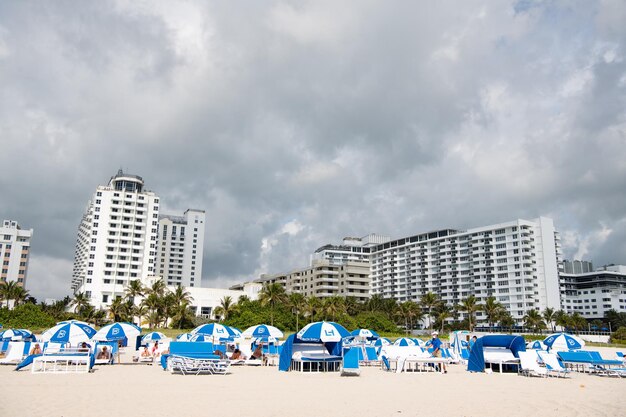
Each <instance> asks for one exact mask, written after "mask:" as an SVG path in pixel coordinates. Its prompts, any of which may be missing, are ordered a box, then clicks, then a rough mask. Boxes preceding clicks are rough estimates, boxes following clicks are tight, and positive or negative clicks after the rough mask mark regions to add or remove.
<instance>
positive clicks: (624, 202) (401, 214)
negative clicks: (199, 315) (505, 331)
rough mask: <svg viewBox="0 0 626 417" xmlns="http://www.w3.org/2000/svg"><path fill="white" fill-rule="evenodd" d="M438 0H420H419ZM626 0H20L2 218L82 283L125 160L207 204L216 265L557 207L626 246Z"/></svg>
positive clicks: (589, 255)
mask: <svg viewBox="0 0 626 417" xmlns="http://www.w3.org/2000/svg"><path fill="white" fill-rule="evenodd" d="M420 3H421V4H420ZM624 22H626V5H625V4H624V2H623V1H620V0H615V1H609V0H607V1H591V0H581V1H563V2H560V1H542V2H540V1H531V0H528V1H499V0H493V1H437V2H416V1H407V2H403V1H396V2H388V1H367V0H359V1H350V2H348V1H346V2H337V1H300V0H298V1H295V0H294V1H265V2H260V1H258V2H254V1H250V2H230V1H220V2H218V1H215V2H213V1H209V2H207V1H204V0H202V1H197V2H194V1H184V2H171V1H162V2H159V1H154V2H143V1H121V0H120V1H102V0H98V1H91V2H89V1H55V2H30V1H19V2H18V1H4V2H1V3H0V86H1V88H0V217H2V218H9V219H15V220H17V221H19V222H20V224H21V225H22V226H23V227H26V228H33V229H34V238H33V241H32V259H31V265H30V271H29V282H28V287H29V289H30V290H31V293H32V294H33V295H35V296H36V297H38V298H44V297H61V296H63V295H65V294H68V293H69V292H70V288H69V285H70V281H71V270H72V262H73V256H74V245H75V239H76V231H77V227H78V224H79V222H80V218H81V215H82V212H83V211H84V209H85V206H86V204H87V201H88V200H89V199H90V198H91V196H92V194H93V193H94V191H95V187H96V186H97V185H99V184H105V183H106V182H107V181H108V179H109V178H110V177H111V175H113V174H115V173H116V171H117V170H118V169H119V168H120V167H123V168H124V169H125V170H127V171H128V172H130V173H134V174H138V175H141V176H143V177H144V179H145V181H146V183H147V187H148V188H150V189H151V190H153V191H155V192H156V193H157V194H158V195H159V196H160V197H161V200H162V203H163V204H162V209H163V211H168V212H174V213H177V212H178V213H182V211H184V210H185V209H186V208H189V207H192V208H199V209H204V210H206V212H207V225H206V226H207V230H206V240H205V249H204V271H203V283H204V284H205V285H212V286H225V285H228V284H231V283H234V282H237V281H241V280H244V279H251V278H255V277H258V275H259V274H260V273H262V272H268V273H276V272H284V271H288V270H290V269H292V268H295V267H299V266H304V265H306V263H307V262H308V257H309V254H310V253H312V252H313V251H314V250H315V249H316V248H317V247H319V246H321V245H323V244H325V243H339V242H340V240H341V238H342V237H343V236H363V235H366V234H368V233H372V232H375V233H379V234H384V235H387V236H391V237H402V236H406V235H411V234H415V233H419V232H424V231H429V230H433V229H436V228H443V227H451V228H468V227H474V226H482V225H487V224H493V223H497V222H501V221H509V220H513V219H516V218H528V219H532V218H536V217H538V216H540V215H541V216H548V217H552V218H553V219H554V221H555V223H556V226H557V228H558V230H559V231H560V232H561V234H562V236H563V244H564V252H565V253H564V254H565V256H566V257H568V258H572V257H576V258H583V259H590V260H593V261H594V263H595V264H597V265H602V264H605V263H609V262H613V263H624V264H626V48H625V45H626V25H625V24H624Z"/></svg>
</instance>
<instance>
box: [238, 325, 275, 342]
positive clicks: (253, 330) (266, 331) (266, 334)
mask: <svg viewBox="0 0 626 417" xmlns="http://www.w3.org/2000/svg"><path fill="white" fill-rule="evenodd" d="M242 335H243V337H246V338H254V339H259V338H260V339H263V338H265V339H267V338H270V337H273V338H275V339H280V338H281V337H283V336H284V334H283V332H281V331H280V330H279V329H278V328H276V327H274V326H270V325H269V324H259V325H256V326H252V327H248V328H247V329H246V330H244V331H243V333H242Z"/></svg>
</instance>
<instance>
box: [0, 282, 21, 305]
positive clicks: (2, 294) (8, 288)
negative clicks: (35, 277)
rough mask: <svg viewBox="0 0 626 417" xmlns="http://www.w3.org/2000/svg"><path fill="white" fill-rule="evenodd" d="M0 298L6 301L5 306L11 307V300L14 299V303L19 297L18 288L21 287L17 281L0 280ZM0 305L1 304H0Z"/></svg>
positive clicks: (16, 302)
mask: <svg viewBox="0 0 626 417" xmlns="http://www.w3.org/2000/svg"><path fill="white" fill-rule="evenodd" d="M0 284H1V285H0V299H4V300H6V302H7V306H8V307H9V308H11V303H10V301H11V300H14V301H15V305H17V304H18V301H17V298H18V297H19V291H20V290H19V288H21V287H20V286H19V285H18V283H17V281H8V282H5V281H2V282H0ZM0 305H1V304H0Z"/></svg>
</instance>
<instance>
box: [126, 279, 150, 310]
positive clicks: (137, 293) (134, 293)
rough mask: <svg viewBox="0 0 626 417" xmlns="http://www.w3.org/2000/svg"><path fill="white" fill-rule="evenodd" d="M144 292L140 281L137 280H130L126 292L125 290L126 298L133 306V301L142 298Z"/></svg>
mask: <svg viewBox="0 0 626 417" xmlns="http://www.w3.org/2000/svg"><path fill="white" fill-rule="evenodd" d="M145 291H146V290H145V288H144V286H143V284H142V283H141V281H140V280H138V279H135V280H132V281H130V282H129V283H128V286H127V287H126V290H125V293H126V298H128V299H129V300H131V301H132V302H133V304H134V303H135V299H137V298H139V297H143V295H144V294H145Z"/></svg>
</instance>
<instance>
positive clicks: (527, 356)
mask: <svg viewBox="0 0 626 417" xmlns="http://www.w3.org/2000/svg"><path fill="white" fill-rule="evenodd" d="M518 354H519V360H520V367H519V371H520V374H521V375H526V376H539V377H542V378H545V377H547V376H548V370H547V369H546V368H542V367H540V366H539V362H537V354H536V353H535V352H534V351H528V352H518Z"/></svg>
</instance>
